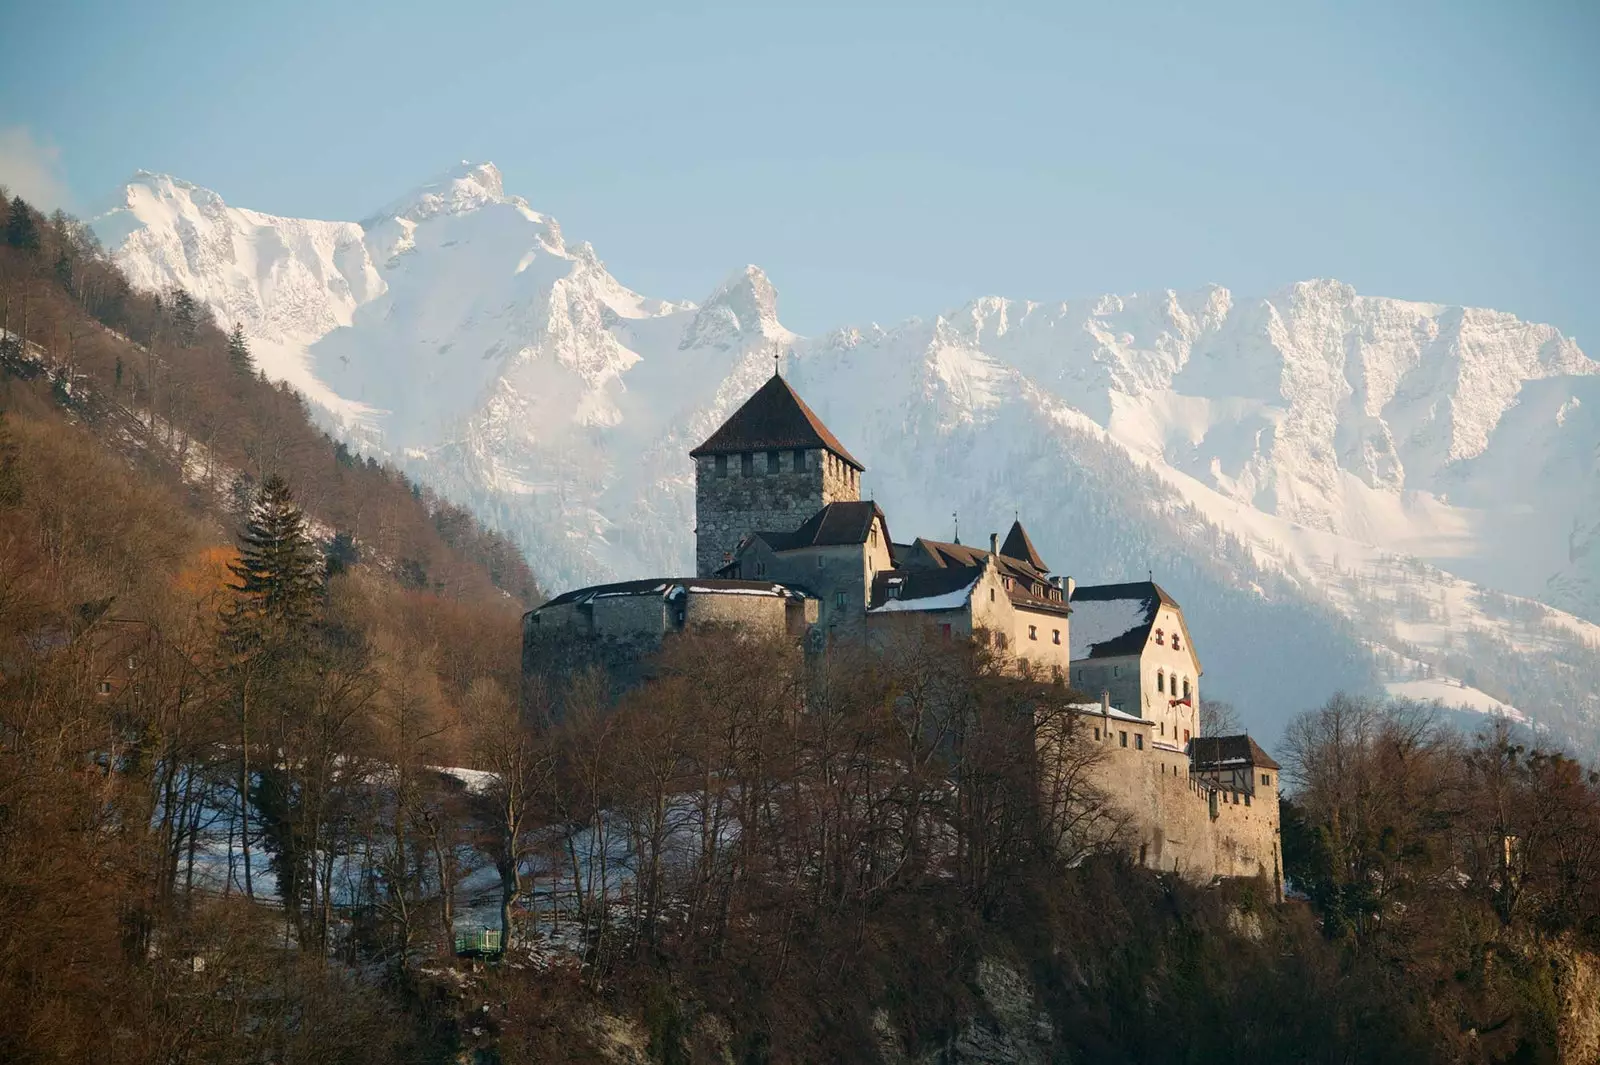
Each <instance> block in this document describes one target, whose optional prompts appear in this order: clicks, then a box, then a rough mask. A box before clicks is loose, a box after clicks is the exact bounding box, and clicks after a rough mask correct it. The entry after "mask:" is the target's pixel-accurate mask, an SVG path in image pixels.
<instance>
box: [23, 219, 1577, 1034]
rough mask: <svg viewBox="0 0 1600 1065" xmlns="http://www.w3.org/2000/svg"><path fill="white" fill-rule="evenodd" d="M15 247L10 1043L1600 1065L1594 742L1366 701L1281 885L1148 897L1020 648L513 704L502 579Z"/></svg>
mask: <svg viewBox="0 0 1600 1065" xmlns="http://www.w3.org/2000/svg"><path fill="white" fill-rule="evenodd" d="M0 234H3V240H0V327H3V329H4V330H5V332H4V334H3V336H0V411H3V413H0V1016H3V1017H4V1018H5V1021H4V1023H3V1024H0V1060H4V1061H17V1062H80V1061H85V1060H91V1059H93V1060H97V1061H102V1062H106V1063H107V1065H110V1063H120V1062H173V1063H177V1062H241V1063H244V1062H329V1063H334V1062H388V1061H393V1062H417V1063H422V1062H483V1063H494V1062H501V1063H505V1065H515V1063H524V1062H525V1063H537V1062H566V1061H572V1062H577V1061H595V1060H611V1061H638V1062H647V1061H648V1062H664V1063H665V1062H673V1063H679V1062H700V1061H717V1062H725V1061H733V1062H739V1063H741V1065H742V1063H752V1065H753V1063H761V1062H801V1061H883V1062H901V1061H929V1062H934V1061H940V1062H958V1061H965V1062H978V1061H997V1062H998V1061H1015V1062H1024V1061H1041V1062H1042V1061H1084V1062H1090V1061H1093V1062H1168V1061H1170V1062H1185V1063H1192V1062H1210V1061H1219V1062H1220V1061H1227V1062H1236V1061H1245V1060H1250V1061H1261V1062H1330V1063H1331V1062H1367V1061H1377V1062H1383V1061H1394V1062H1486V1063H1487V1062H1502V1061H1503V1062H1513V1061H1514V1062H1556V1061H1576V1062H1583V1061H1596V1060H1600V1019H1597V1018H1600V956H1597V951H1600V778H1597V777H1596V776H1595V774H1594V773H1593V772H1591V771H1589V770H1588V769H1587V768H1586V767H1584V766H1582V765H1580V764H1579V763H1577V762H1575V761H1573V760H1571V759H1570V758H1567V757H1564V756H1563V755H1561V754H1560V753H1557V752H1553V751H1545V750H1540V749H1538V748H1537V747H1536V746H1534V745H1531V744H1530V743H1529V742H1527V741H1526V740H1525V738H1523V737H1519V736H1517V735H1515V734H1513V733H1512V732H1511V731H1509V730H1508V729H1506V728H1504V727H1490V728H1487V729H1485V730H1483V731H1481V732H1477V733H1463V732H1461V731H1458V730H1455V729H1452V728H1450V727H1447V725H1446V724H1445V723H1444V722H1443V720H1442V719H1441V718H1440V716H1439V715H1438V714H1437V712H1436V711H1434V710H1433V709H1431V708H1428V707H1424V706H1414V705H1394V704H1379V703H1374V702H1369V701H1364V700H1359V699H1349V698H1344V697H1339V698H1336V699H1334V700H1333V701H1332V702H1330V703H1329V704H1328V705H1327V706H1325V707H1323V708H1321V709H1319V710H1316V711H1313V712H1311V713H1308V714H1306V715H1304V716H1303V717H1301V718H1300V719H1299V720H1297V722H1296V723H1295V725H1294V726H1293V728H1292V729H1291V730H1290V732H1289V736H1288V739H1287V740H1286V743H1285V749H1284V750H1282V751H1280V752H1278V753H1279V756H1280V759H1281V760H1282V761H1283V762H1284V769H1285V774H1286V778H1287V779H1288V780H1289V781H1291V782H1292V790H1291V794H1290V798H1289V799H1287V800H1286V801H1285V803H1284V806H1283V830H1284V838H1283V854H1284V861H1285V871H1286V873H1287V875H1288V878H1289V882H1290V888H1291V891H1290V898H1289V900H1288V901H1287V902H1282V903H1280V902H1278V901H1277V900H1276V897H1275V893H1274V891H1273V889H1272V886H1271V885H1270V884H1267V883H1265V882H1255V881H1242V882H1233V883H1220V884H1212V885H1196V884H1191V883H1187V882H1184V881H1182V880H1180V879H1179V878H1177V877H1174V876H1163V875H1157V874H1154V873H1151V872H1150V871H1147V870H1141V869H1136V868H1133V867H1131V866H1130V865H1129V864H1128V862H1127V860H1126V854H1127V848H1126V846H1125V840H1126V838H1127V836H1126V831H1127V829H1126V826H1125V824H1124V822H1123V818H1122V815H1121V814H1120V812H1119V811H1118V810H1117V809H1116V808H1115V807H1114V806H1113V805H1112V804H1110V803H1109V802H1108V801H1107V800H1106V799H1105V797H1104V796H1103V795H1101V794H1099V793H1098V792H1097V791H1096V789H1095V788H1094V787H1093V786H1092V784H1091V780H1092V776H1093V774H1092V773H1091V772H1090V771H1091V770H1092V769H1093V768H1094V766H1095V765H1096V762H1097V759H1098V757H1100V755H1099V754H1098V753H1097V749H1096V748H1095V747H1093V746H1092V745H1089V744H1087V743H1085V742H1084V737H1082V736H1081V734H1080V730H1079V728H1078V725H1077V720H1078V718H1077V715H1075V714H1074V713H1073V712H1072V711H1071V710H1070V709H1069V707H1070V706H1071V704H1072V703H1073V701H1074V700H1075V699H1076V698H1077V696H1075V695H1074V693H1071V692H1069V691H1065V690H1063V689H1061V688H1059V687H1055V686H1051V685H1048V684H1039V683H1034V682H1033V681H1032V680H1030V679H1029V678H1027V677H1025V676H1019V675H1017V673H1016V671H1014V670H1012V669H1010V668H1009V663H1006V662H1004V661H1000V660H997V659H996V658H994V657H993V656H992V653H991V652H990V651H988V650H987V649H985V648H982V647H978V646H973V647H965V646H960V645H957V646H953V647H952V646H926V645H920V644H908V645H906V646H904V647H900V648H896V649H894V651H893V653H888V654H882V655H872V656H862V657H859V658H853V657H850V656H847V655H844V654H842V653H841V654H838V655H834V656H830V658H829V659H828V661H827V663H826V665H825V667H824V668H821V669H820V670H816V671H811V672H805V671H802V670H800V669H798V668H797V667H796V664H795V661H794V658H793V656H792V654H790V653H789V650H788V649H786V648H784V647H783V646H781V645H776V644H770V643H764V642H761V641H758V640H738V639H733V638H731V637H729V636H727V635H726V634H710V635H707V636H703V637H694V636H686V637H684V638H682V639H680V640H678V641H676V642H675V643H672V644H669V645H668V646H667V647H666V648H664V649H663V651H662V652H661V654H660V655H659V656H658V659H657V661H656V662H655V663H654V666H653V669H652V670H651V674H652V676H653V680H652V681H651V682H650V684H649V685H648V686H646V687H644V688H641V689H636V690H634V691H633V692H631V693H629V694H626V695H624V696H622V697H621V698H620V699H615V698H614V697H613V695H612V686H611V685H610V684H609V683H608V682H607V678H605V677H603V676H599V675H596V674H593V673H580V674H577V675H574V676H572V677H570V678H566V680H565V683H564V685H563V688H562V690H561V691H559V692H555V691H544V690H540V689H538V688H537V687H535V688H533V689H531V690H528V691H520V689H519V638H518V632H519V630H518V618H519V616H520V614H521V611H522V610H523V609H525V608H526V606H527V605H530V604H532V603H533V602H536V601H537V599H538V597H539V591H538V588H537V586H536V584H535V581H534V578H533V575H531V574H530V573H529V572H528V570H527V568H526V566H525V565H524V564H523V563H522V561H521V560H520V558H518V556H517V554H516V552H515V550H514V549H512V548H511V547H510V545H508V544H507V543H506V542H505V541H504V540H503V539H502V538H500V537H497V536H496V535H494V534H492V533H490V532H487V531H486V530H484V529H483V528H482V527H480V526H479V525H478V524H477V523H476V522H474V521H473V520H472V519H471V518H470V516H468V515H467V514H465V513H464V512H463V511H461V510H460V509H459V508H456V507H453V506H451V505H450V504H448V503H447V502H445V501H442V500H439V499H436V498H433V497H432V496H431V495H430V494H429V493H428V492H426V491H424V490H421V489H419V488H417V487H415V486H413V485H411V484H409V483H408V482H407V481H406V480H405V479H404V478H403V477H402V476H400V475H399V474H397V473H395V472H394V471H392V470H388V469H385V468H383V467H381V466H379V465H377V464H375V463H372V462H369V461H361V460H358V459H357V458H356V457H355V456H353V455H352V454H351V453H350V452H348V451H347V450H346V449H344V448H343V447H342V446H340V445H339V444H337V443H335V442H334V441H332V440H330V439H329V438H327V437H326V436H324V435H323V434H322V433H320V432H319V431H317V430H316V429H315V428H314V427H313V426H312V424H311V423H310V421H309V420H308V418H307V416H306V411H305V408H304V405H303V404H302V403H301V401H300V400H299V398H298V397H297V396H295V395H294V394H293V393H292V392H290V391H288V390H285V389H282V388H280V387H277V386H274V385H272V384H271V383H269V382H267V381H265V380H264V379H262V378H261V377H260V376H259V375H258V374H257V373H256V372H255V370H254V368H253V366H252V364H251V361H250V354H249V349H248V343H247V342H246V341H245V339H244V337H243V336H242V334H240V333H239V332H238V331H237V330H231V329H227V328H220V327H219V326H218V325H217V324H216V323H212V322H209V321H206V320H204V315H203V314H202V313H201V311H200V310H199V308H198V307H196V306H195V304H194V303H193V301H192V300H190V299H189V298H188V297H187V296H186V295H185V294H183V293H181V292H175V293H166V294H160V295H154V294H144V293H137V292H134V291H133V290H131V289H130V287H129V285H128V284H127V282H126V280H125V279H124V278H123V277H122V276H121V275H120V274H119V273H118V272H117V270H116V269H115V268H114V267H113V266H112V265H110V264H109V263H108V262H106V260H105V258H104V257H103V255H101V254H100V253H99V251H98V249H97V248H96V247H95V246H94V243H93V241H92V239H90V238H89V237H88V235H87V234H86V232H85V231H84V230H83V229H82V227H80V226H79V225H77V224H76V223H74V222H73V221H72V220H71V219H69V218H66V217H64V216H60V215H57V216H56V217H54V218H49V219H47V218H44V217H41V216H40V215H38V214H37V213H36V212H34V211H32V210H31V209H30V208H28V207H27V206H26V205H25V204H22V203H21V202H20V201H15V200H8V199H0ZM225 325H226V323H224V326H225ZM230 333H231V335H230ZM557 707H559V708H560V713H559V714H558V713H557V712H556V708H557ZM1041 752H1048V754H1049V756H1048V757H1041ZM441 767H459V768H457V769H454V770H448V771H447V770H445V769H442V768H441ZM485 899H487V902H486V903H485V901H484V900H485ZM473 908H476V912H482V913H483V914H485V915H486V916H484V917H483V918H482V920H481V921H480V920H478V919H477V918H473V919H472V920H470V921H469V920H467V919H466V918H465V914H466V912H467V911H468V910H470V909H473ZM480 925H481V931H482V932H484V933H494V934H496V935H497V941H491V940H489V939H487V938H485V937H484V936H483V935H474V936H470V937H469V938H468V941H467V942H466V943H465V944H463V942H462V940H461V934H462V930H463V928H464V927H474V928H476V927H478V926H480ZM463 948H464V949H463Z"/></svg>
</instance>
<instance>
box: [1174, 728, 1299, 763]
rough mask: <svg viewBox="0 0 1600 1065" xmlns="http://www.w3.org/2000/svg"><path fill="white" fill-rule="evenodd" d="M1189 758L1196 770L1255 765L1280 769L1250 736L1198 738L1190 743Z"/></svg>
mask: <svg viewBox="0 0 1600 1065" xmlns="http://www.w3.org/2000/svg"><path fill="white" fill-rule="evenodd" d="M1189 758H1190V760H1191V761H1192V762H1193V763H1194V766H1195V768H1196V769H1222V768H1226V767H1228V766H1239V765H1253V766H1259V767H1260V768H1262V769H1280V768H1282V767H1281V766H1279V765H1278V763H1277V762H1274V761H1273V760H1272V756H1271V755H1270V754H1268V753H1267V752H1266V751H1263V750H1262V749H1261V745H1260V744H1258V743H1257V742H1256V741H1255V740H1253V739H1251V738H1250V737H1249V736H1196V737H1195V738H1194V739H1192V740H1190V741H1189Z"/></svg>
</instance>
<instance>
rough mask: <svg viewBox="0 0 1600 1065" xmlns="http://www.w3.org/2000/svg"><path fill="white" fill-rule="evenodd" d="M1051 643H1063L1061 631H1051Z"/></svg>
mask: <svg viewBox="0 0 1600 1065" xmlns="http://www.w3.org/2000/svg"><path fill="white" fill-rule="evenodd" d="M1050 642H1051V643H1060V642H1061V630H1060V629H1051V630H1050Z"/></svg>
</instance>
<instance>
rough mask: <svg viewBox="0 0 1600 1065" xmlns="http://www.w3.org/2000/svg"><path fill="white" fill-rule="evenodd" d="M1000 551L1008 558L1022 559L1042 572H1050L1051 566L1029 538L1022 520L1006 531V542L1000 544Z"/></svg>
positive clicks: (1015, 522)
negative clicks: (1041, 556) (1040, 555)
mask: <svg viewBox="0 0 1600 1065" xmlns="http://www.w3.org/2000/svg"><path fill="white" fill-rule="evenodd" d="M1000 553H1001V554H1002V555H1004V556H1006V557H1007V558H1017V559H1021V560H1022V561H1024V562H1026V563H1027V564H1028V565H1030V566H1032V567H1033V568H1034V569H1036V570H1038V571H1039V572H1040V573H1049V572H1050V567H1049V566H1046V565H1045V564H1044V559H1042V558H1040V557H1039V552H1038V551H1036V550H1034V547H1033V541H1032V540H1030V539H1028V531H1027V530H1026V529H1024V528H1023V527H1022V522H1021V521H1014V522H1012V523H1011V531H1010V532H1008V533H1006V542H1005V543H1003V544H1001V545H1000Z"/></svg>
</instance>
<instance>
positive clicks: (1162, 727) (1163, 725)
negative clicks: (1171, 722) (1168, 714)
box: [1159, 721, 1167, 736]
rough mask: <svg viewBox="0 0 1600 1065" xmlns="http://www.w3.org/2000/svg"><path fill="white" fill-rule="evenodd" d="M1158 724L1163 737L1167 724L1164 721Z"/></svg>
mask: <svg viewBox="0 0 1600 1065" xmlns="http://www.w3.org/2000/svg"><path fill="white" fill-rule="evenodd" d="M1159 724H1160V725H1161V734H1162V735H1163V736H1165V735H1166V734H1167V723H1166V722H1165V721H1162V722H1159Z"/></svg>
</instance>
